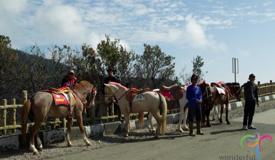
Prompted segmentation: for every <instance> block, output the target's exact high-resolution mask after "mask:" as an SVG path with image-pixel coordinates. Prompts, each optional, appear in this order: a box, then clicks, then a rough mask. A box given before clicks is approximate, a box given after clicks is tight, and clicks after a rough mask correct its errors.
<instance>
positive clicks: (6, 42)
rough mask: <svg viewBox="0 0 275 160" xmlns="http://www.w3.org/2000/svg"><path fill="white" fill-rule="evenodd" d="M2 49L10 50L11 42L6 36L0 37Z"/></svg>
mask: <svg viewBox="0 0 275 160" xmlns="http://www.w3.org/2000/svg"><path fill="white" fill-rule="evenodd" d="M3 48H11V40H10V37H8V36H4V35H0V49H3Z"/></svg>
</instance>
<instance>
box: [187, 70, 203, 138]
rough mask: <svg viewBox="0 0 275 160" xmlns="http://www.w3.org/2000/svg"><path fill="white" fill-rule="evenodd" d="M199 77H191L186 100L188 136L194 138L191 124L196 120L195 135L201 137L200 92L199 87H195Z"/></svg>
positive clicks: (194, 75)
mask: <svg viewBox="0 0 275 160" xmlns="http://www.w3.org/2000/svg"><path fill="white" fill-rule="evenodd" d="M198 79H199V76H197V75H196V74H193V75H192V77H191V82H192V84H191V85H190V86H188V87H187V91H186V98H187V100H188V104H187V105H188V122H189V135H190V136H195V134H194V133H193V122H194V118H196V125H197V134H198V135H203V132H202V131H201V103H202V92H201V89H200V87H199V86H198V85H197V83H198Z"/></svg>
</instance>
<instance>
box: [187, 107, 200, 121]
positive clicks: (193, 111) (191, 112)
mask: <svg viewBox="0 0 275 160" xmlns="http://www.w3.org/2000/svg"><path fill="white" fill-rule="evenodd" d="M201 117H202V115H201V106H200V105H198V106H189V107H188V115H187V119H188V121H189V122H190V123H193V122H194V119H196V122H200V121H201Z"/></svg>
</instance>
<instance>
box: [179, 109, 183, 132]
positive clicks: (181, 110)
mask: <svg viewBox="0 0 275 160" xmlns="http://www.w3.org/2000/svg"><path fill="white" fill-rule="evenodd" d="M183 119H184V106H183V105H180V112H179V124H178V130H179V131H180V132H181V133H183V129H182V128H181V124H182V121H183Z"/></svg>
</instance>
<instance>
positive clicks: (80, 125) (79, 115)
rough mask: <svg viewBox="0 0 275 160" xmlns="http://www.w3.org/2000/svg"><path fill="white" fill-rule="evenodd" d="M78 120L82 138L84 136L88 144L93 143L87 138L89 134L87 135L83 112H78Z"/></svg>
mask: <svg viewBox="0 0 275 160" xmlns="http://www.w3.org/2000/svg"><path fill="white" fill-rule="evenodd" d="M76 120H77V123H78V126H79V130H80V133H81V135H82V138H83V140H84V142H85V143H86V145H87V146H90V145H92V144H91V142H90V141H89V140H88V138H87V135H86V132H85V128H84V126H83V117H82V113H81V112H79V113H78V114H76Z"/></svg>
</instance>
